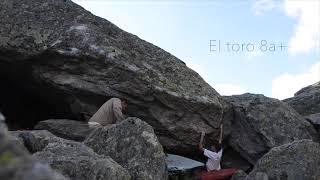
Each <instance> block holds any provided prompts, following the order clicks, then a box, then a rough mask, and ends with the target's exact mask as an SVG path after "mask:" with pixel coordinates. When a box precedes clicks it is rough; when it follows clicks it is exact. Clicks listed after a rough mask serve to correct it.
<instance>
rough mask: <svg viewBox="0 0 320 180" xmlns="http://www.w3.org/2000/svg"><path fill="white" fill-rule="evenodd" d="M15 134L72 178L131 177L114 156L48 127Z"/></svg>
mask: <svg viewBox="0 0 320 180" xmlns="http://www.w3.org/2000/svg"><path fill="white" fill-rule="evenodd" d="M11 134H12V135H13V136H16V137H20V138H21V139H23V141H24V144H25V146H26V147H27V148H28V149H29V150H30V151H31V152H32V153H34V154H33V156H34V157H35V158H36V159H37V160H39V161H40V162H44V163H48V164H49V165H50V166H51V167H52V168H53V169H55V170H57V171H59V172H61V173H62V174H63V175H65V176H67V177H69V178H70V179H72V180H102V179H110V180H129V179H130V175H129V173H128V171H127V170H125V169H124V168H123V167H121V166H120V165H119V164H117V163H116V162H115V161H114V160H112V159H111V158H110V157H105V156H102V155H98V154H96V153H95V152H94V151H93V150H92V149H91V148H89V147H87V146H85V145H84V144H82V143H79V142H74V141H70V140H65V139H62V138H59V137H56V136H54V135H53V134H51V133H50V132H48V131H46V130H36V131H15V132H11Z"/></svg>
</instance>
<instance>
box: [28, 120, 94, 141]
mask: <svg viewBox="0 0 320 180" xmlns="http://www.w3.org/2000/svg"><path fill="white" fill-rule="evenodd" d="M34 129H38V130H48V131H50V132H51V133H53V134H54V135H56V136H58V137H61V138H63V139H69V140H75V141H83V140H84V139H85V138H86V137H87V136H88V135H89V134H90V133H91V132H92V131H93V130H95V128H94V127H92V126H89V125H88V123H87V122H81V121H74V120H69V119H49V120H45V121H40V122H39V123H38V124H37V125H36V126H35V127H34Z"/></svg>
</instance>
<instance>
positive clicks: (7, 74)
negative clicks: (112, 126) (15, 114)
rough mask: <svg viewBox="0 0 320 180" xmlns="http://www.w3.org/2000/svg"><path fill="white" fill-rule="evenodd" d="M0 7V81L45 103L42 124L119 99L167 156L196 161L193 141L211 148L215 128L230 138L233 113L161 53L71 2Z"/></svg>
mask: <svg viewBox="0 0 320 180" xmlns="http://www.w3.org/2000/svg"><path fill="white" fill-rule="evenodd" d="M0 7H1V9H0V24H1V26H0V64H1V65H0V77H1V80H2V81H6V82H8V81H9V82H14V83H12V84H11V85H12V86H13V87H12V89H19V91H23V92H28V96H29V97H31V99H41V102H45V103H43V106H46V107H47V109H46V110H47V111H48V114H47V116H48V117H47V119H50V118H68V119H69V118H81V117H83V118H84V119H87V118H88V117H90V116H91V115H92V114H93V113H95V111H97V110H98V108H99V106H101V105H102V104H103V103H104V102H105V101H106V100H108V99H109V98H111V97H120V98H126V99H128V100H129V112H128V115H129V116H135V117H139V118H141V119H143V120H145V121H147V122H148V124H150V125H151V126H152V127H153V128H154V130H155V132H156V134H157V136H158V138H159V140H160V142H161V144H162V145H163V146H164V148H165V149H166V150H168V151H170V152H174V153H178V154H185V155H188V156H190V155H192V154H195V151H196V148H195V147H196V144H197V143H198V141H199V139H198V137H197V136H194V134H197V133H198V132H200V131H205V132H206V133H207V134H208V135H209V137H210V138H211V140H212V141H213V139H214V138H217V136H218V129H219V125H220V123H221V121H224V124H225V129H226V131H225V133H226V135H227V134H228V133H229V132H230V131H229V129H230V128H229V126H230V121H231V119H232V111H231V106H229V105H228V104H227V103H226V102H225V101H224V100H223V99H222V98H221V96H220V95H219V94H218V93H217V92H216V91H215V90H214V89H213V88H212V87H210V86H209V84H207V83H206V82H205V81H204V80H203V79H202V78H201V77H200V76H199V74H197V73H196V72H194V71H193V70H191V69H190V68H188V67H187V66H186V65H185V63H184V62H182V61H181V60H179V59H178V58H176V57H174V56H173V55H171V54H170V53H168V52H166V51H164V50H162V49H161V48H159V47H157V46H154V45H152V44H151V43H148V42H146V41H144V40H142V39H140V38H138V37H137V36H135V35H132V34H130V33H128V32H125V31H123V30H121V29H120V28H118V27H117V26H115V25H114V24H112V23H111V22H109V21H107V20H105V19H102V18H100V17H97V16H94V15H93V14H91V13H90V12H88V11H86V10H85V9H83V8H82V7H80V6H78V5H77V4H75V3H73V2H72V1H71V0H42V1H38V0H4V1H0ZM10 93H11V92H10V91H9V90H8V92H7V96H10ZM15 95H16V94H12V95H11V96H15ZM39 106H40V105H39ZM8 118H10V115H9V116H8ZM25 118H26V117H22V118H21V119H24V121H26V120H28V119H25ZM30 121H31V119H30Z"/></svg>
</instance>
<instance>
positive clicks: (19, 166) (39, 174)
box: [0, 113, 67, 180]
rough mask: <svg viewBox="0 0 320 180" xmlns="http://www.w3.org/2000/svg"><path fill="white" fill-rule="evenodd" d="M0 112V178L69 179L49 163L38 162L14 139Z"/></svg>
mask: <svg viewBox="0 0 320 180" xmlns="http://www.w3.org/2000/svg"><path fill="white" fill-rule="evenodd" d="M11 138H12V137H11V136H10V135H9V133H8V131H7V127H6V125H5V123H4V118H3V116H2V114H1V113H0V145H1V148H0V179H3V180H26V179H32V180H44V179H45V180H67V178H65V177H64V176H62V175H61V174H59V173H57V172H56V171H54V170H52V169H51V168H50V166H49V165H47V164H44V163H40V162H37V161H36V160H35V159H34V158H32V157H31V156H30V155H29V153H28V152H27V151H25V149H21V146H20V145H17V144H16V143H17V142H19V141H16V140H14V141H12V139H11Z"/></svg>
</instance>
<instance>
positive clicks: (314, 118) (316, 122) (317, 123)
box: [305, 113, 320, 131]
mask: <svg viewBox="0 0 320 180" xmlns="http://www.w3.org/2000/svg"><path fill="white" fill-rule="evenodd" d="M305 118H306V119H307V120H308V121H309V122H310V123H311V124H312V125H313V126H314V127H315V128H316V129H317V130H318V131H320V113H316V114H310V115H309V116H305Z"/></svg>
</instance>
